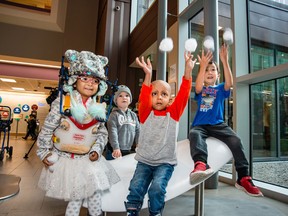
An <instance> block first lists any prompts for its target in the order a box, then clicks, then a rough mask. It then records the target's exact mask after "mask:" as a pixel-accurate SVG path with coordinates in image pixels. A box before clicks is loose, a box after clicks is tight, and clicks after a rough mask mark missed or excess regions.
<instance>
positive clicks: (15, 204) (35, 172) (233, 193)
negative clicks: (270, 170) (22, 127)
mask: <svg viewBox="0 0 288 216" xmlns="http://www.w3.org/2000/svg"><path fill="white" fill-rule="evenodd" d="M32 144H33V141H32V140H27V141H24V140H22V139H21V136H20V137H18V138H16V137H11V138H10V146H13V155H12V158H9V156H5V157H4V159H3V161H0V174H10V175H17V176H20V177H21V182H20V192H19V194H17V195H16V196H13V197H11V198H9V199H5V200H2V201H0V216H27V215H31V216H64V215H65V208H66V204H67V203H66V202H64V201H61V200H56V199H51V198H47V197H45V196H44V192H43V191H41V190H40V189H39V188H37V182H38V178H39V175H40V171H41V169H42V163H41V161H40V160H39V159H38V158H37V156H36V155H35V150H36V145H35V146H34V147H33V148H32V151H31V152H30V154H29V155H28V158H26V159H25V158H24V156H25V155H26V153H27V152H28V150H29V148H30V146H31V145H32ZM2 186H3V185H2ZM204 197H205V205H204V209H205V214H204V215H205V216H220V215H227V216H238V215H239V216H240V215H241V216H243V215H245V216H258V215H261V216H288V205H287V204H286V203H281V202H278V201H275V200H272V199H269V198H267V197H263V198H258V197H257V198H256V197H250V196H248V195H246V194H245V193H243V192H241V191H239V190H237V189H236V188H235V187H233V186H230V185H227V184H224V183H219V186H218V189H212V190H205V195H204ZM86 215H87V210H86V209H85V208H83V209H81V216H86ZM106 215H107V216H124V215H126V214H125V213H123V212H122V213H107V214H106ZM140 215H141V216H145V215H148V213H147V209H144V210H142V211H141V214H140ZM163 215H164V216H176V215H177V216H191V215H194V190H191V191H188V192H187V193H185V194H183V195H181V196H179V197H177V198H175V199H173V200H170V201H168V202H167V203H166V206H165V210H164V213H163Z"/></svg>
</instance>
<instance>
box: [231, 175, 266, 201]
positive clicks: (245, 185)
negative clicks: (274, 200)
mask: <svg viewBox="0 0 288 216" xmlns="http://www.w3.org/2000/svg"><path fill="white" fill-rule="evenodd" d="M235 187H236V188H237V189H239V190H242V191H244V192H245V193H247V194H249V195H250V196H263V194H262V192H261V191H260V190H259V188H257V187H256V186H255V185H254V184H253V182H252V178H251V177H250V176H245V177H243V178H241V179H240V182H238V181H237V182H236V184H235Z"/></svg>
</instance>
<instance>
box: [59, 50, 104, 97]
mask: <svg viewBox="0 0 288 216" xmlns="http://www.w3.org/2000/svg"><path fill="white" fill-rule="evenodd" d="M65 57H66V59H67V61H68V62H69V63H70V67H69V69H68V72H69V79H68V83H67V84H66V85H65V86H64V90H65V91H68V92H70V91H71V90H72V89H73V87H72V85H73V84H74V83H75V82H76V80H77V77H78V76H81V75H84V76H93V77H97V78H100V83H99V87H98V92H97V94H96V95H97V96H102V95H104V94H105V92H106V90H107V88H108V87H107V84H106V82H105V80H106V76H105V69H104V67H105V66H106V65H107V64H108V58H107V57H105V56H101V55H95V54H94V53H92V52H89V51H81V52H78V51H76V50H67V51H66V52H65Z"/></svg>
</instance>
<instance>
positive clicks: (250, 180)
mask: <svg viewBox="0 0 288 216" xmlns="http://www.w3.org/2000/svg"><path fill="white" fill-rule="evenodd" d="M248 182H249V183H250V184H251V185H252V186H253V187H255V185H254V183H253V181H252V179H248Z"/></svg>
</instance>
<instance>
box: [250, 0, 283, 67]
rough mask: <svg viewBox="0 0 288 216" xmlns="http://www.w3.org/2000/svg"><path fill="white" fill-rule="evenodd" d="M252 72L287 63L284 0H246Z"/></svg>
mask: <svg viewBox="0 0 288 216" xmlns="http://www.w3.org/2000/svg"><path fill="white" fill-rule="evenodd" d="M249 10H250V11H249V23H250V24H249V28H250V40H251V72H255V71H259V70H262V69H265V68H270V67H273V66H275V65H279V64H285V63H287V50H288V48H287V47H288V40H287V37H288V28H287V22H288V13H287V12H288V5H287V1H286V2H285V1H277V2H276V1H272V0H271V1H267V0H260V1H254V0H250V1H249Z"/></svg>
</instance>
